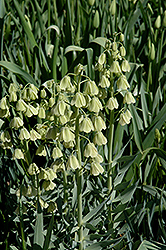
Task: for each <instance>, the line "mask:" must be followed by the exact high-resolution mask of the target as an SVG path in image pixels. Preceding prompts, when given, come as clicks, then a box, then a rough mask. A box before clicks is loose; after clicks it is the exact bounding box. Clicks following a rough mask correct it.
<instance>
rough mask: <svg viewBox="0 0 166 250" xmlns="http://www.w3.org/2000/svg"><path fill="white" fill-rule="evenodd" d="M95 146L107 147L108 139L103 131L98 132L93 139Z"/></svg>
mask: <svg viewBox="0 0 166 250" xmlns="http://www.w3.org/2000/svg"><path fill="white" fill-rule="evenodd" d="M93 142H94V144H97V145H99V146H101V145H105V144H106V143H107V138H106V137H105V136H104V135H103V133H102V132H101V131H98V132H97V133H96V134H95V136H94V138H93Z"/></svg>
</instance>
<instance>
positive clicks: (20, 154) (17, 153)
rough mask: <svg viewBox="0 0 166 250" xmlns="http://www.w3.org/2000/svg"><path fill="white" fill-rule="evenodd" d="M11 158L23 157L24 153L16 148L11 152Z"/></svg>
mask: <svg viewBox="0 0 166 250" xmlns="http://www.w3.org/2000/svg"><path fill="white" fill-rule="evenodd" d="M13 159H14V160H15V159H19V160H20V159H24V154H23V152H22V150H21V149H19V148H16V149H15V150H14V153H13Z"/></svg>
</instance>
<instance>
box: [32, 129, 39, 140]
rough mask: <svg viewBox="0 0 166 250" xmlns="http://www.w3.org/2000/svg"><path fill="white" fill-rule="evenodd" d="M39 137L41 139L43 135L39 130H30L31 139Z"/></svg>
mask: <svg viewBox="0 0 166 250" xmlns="http://www.w3.org/2000/svg"><path fill="white" fill-rule="evenodd" d="M37 139H41V135H40V134H39V133H38V132H36V130H34V129H31V131H30V140H31V141H36V140H37Z"/></svg>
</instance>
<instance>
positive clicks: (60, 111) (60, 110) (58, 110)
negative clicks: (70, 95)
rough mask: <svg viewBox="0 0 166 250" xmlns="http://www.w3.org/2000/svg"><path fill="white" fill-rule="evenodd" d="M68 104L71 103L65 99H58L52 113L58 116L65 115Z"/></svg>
mask: <svg viewBox="0 0 166 250" xmlns="http://www.w3.org/2000/svg"><path fill="white" fill-rule="evenodd" d="M68 106H69V105H68V104H67V103H66V102H65V101H64V100H61V101H58V103H57V104H56V106H55V107H53V109H52V114H54V115H56V116H60V115H64V114H65V110H66V108H67V107H68Z"/></svg>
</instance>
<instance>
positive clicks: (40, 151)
mask: <svg viewBox="0 0 166 250" xmlns="http://www.w3.org/2000/svg"><path fill="white" fill-rule="evenodd" d="M36 155H39V156H46V155H47V152H46V148H45V146H44V145H42V144H41V145H40V146H39V147H38V149H37V150H36Z"/></svg>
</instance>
